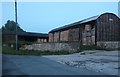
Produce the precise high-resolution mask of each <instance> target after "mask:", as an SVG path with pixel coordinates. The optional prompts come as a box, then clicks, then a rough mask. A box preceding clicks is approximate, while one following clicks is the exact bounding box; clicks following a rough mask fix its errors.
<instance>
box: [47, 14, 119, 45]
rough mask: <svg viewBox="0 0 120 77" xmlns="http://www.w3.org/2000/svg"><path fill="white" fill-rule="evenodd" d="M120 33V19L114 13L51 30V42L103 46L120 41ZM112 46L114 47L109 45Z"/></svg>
mask: <svg viewBox="0 0 120 77" xmlns="http://www.w3.org/2000/svg"><path fill="white" fill-rule="evenodd" d="M119 33H120V18H119V17H117V16H116V15H115V14H113V13H103V14H101V15H97V16H93V17H90V18H88V19H84V20H81V21H78V22H75V23H72V24H69V25H65V26H63V27H60V28H56V29H53V30H51V31H50V32H49V42H79V43H80V45H97V46H100V45H99V44H101V46H102V44H107V45H108V44H109V42H110V43H111V44H112V41H113V42H115V41H116V42H118V41H120V35H119ZM98 42H100V43H98ZM101 42H102V43H101ZM103 42H105V43H103ZM106 42H107V43H106ZM104 46H105V45H104ZM110 46H112V45H108V47H110ZM113 47H115V44H114V46H113Z"/></svg>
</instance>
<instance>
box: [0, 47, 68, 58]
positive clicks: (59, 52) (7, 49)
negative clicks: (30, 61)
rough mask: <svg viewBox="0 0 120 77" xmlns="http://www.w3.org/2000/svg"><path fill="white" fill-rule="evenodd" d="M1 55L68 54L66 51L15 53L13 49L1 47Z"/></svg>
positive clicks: (21, 51) (24, 51)
mask: <svg viewBox="0 0 120 77" xmlns="http://www.w3.org/2000/svg"><path fill="white" fill-rule="evenodd" d="M2 53H3V54H12V55H35V56H41V55H66V54H69V53H68V52H67V51H64V50H63V51H54V52H53V51H34V50H19V51H16V50H15V49H14V48H11V47H3V49H2Z"/></svg>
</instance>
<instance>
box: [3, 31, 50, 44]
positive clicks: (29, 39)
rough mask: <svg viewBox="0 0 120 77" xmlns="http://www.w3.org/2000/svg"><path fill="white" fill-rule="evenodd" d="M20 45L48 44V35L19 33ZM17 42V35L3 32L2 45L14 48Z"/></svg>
mask: <svg viewBox="0 0 120 77" xmlns="http://www.w3.org/2000/svg"><path fill="white" fill-rule="evenodd" d="M17 36H18V44H32V43H44V42H48V34H44V33H33V32H25V31H21V32H18V33H17ZM15 41H16V34H15V32H12V31H3V32H2V43H3V45H9V46H13V44H15Z"/></svg>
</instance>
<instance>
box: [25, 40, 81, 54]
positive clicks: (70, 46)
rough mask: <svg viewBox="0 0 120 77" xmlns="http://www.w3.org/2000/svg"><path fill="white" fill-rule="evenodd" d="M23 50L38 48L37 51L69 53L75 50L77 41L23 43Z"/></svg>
mask: <svg viewBox="0 0 120 77" xmlns="http://www.w3.org/2000/svg"><path fill="white" fill-rule="evenodd" d="M24 49H25V50H39V51H62V50H64V51H69V53H74V52H77V51H78V49H79V43H78V42H73V43H39V44H32V45H24Z"/></svg>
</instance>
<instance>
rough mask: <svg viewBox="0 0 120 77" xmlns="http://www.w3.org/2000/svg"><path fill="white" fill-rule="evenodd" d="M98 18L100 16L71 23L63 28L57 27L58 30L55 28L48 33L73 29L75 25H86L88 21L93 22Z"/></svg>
mask: <svg viewBox="0 0 120 77" xmlns="http://www.w3.org/2000/svg"><path fill="white" fill-rule="evenodd" d="M99 16H100V15H97V16H93V17H90V18H87V19H84V20H81V21H78V22H75V23H72V24H69V25H65V26H62V27H59V28H55V29H53V30H51V31H50V32H55V31H59V30H63V29H68V28H70V27H73V26H75V25H76V26H77V25H79V24H83V23H86V22H89V21H93V20H96V19H97V18H98V17H99ZM50 32H49V33H50Z"/></svg>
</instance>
